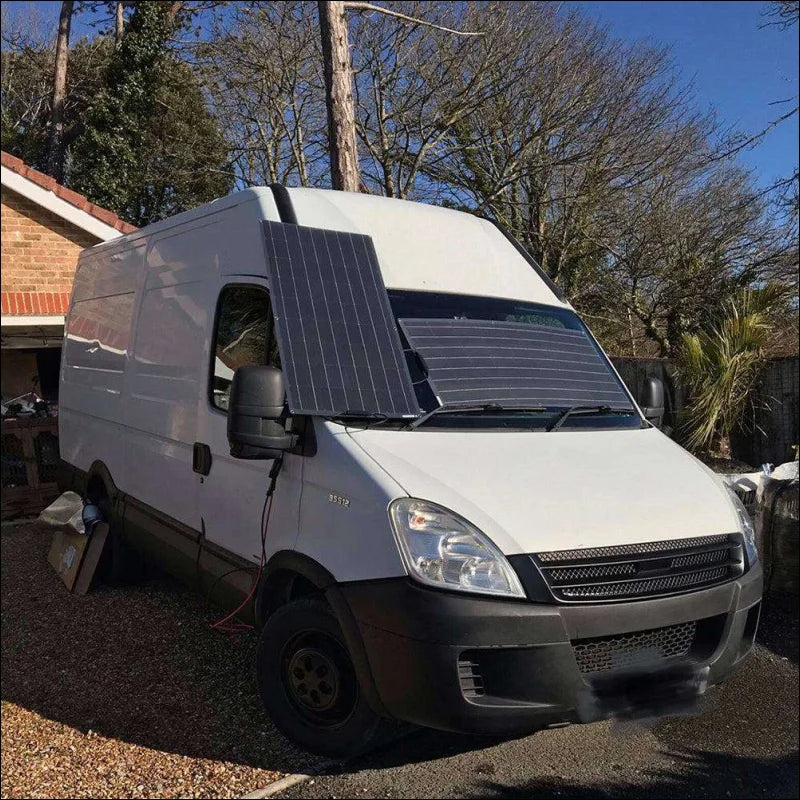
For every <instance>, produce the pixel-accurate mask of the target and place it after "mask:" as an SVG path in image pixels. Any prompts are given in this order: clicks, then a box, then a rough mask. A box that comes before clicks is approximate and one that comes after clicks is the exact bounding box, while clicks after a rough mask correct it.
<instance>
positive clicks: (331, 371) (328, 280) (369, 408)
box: [264, 222, 419, 417]
mask: <svg viewBox="0 0 800 800" xmlns="http://www.w3.org/2000/svg"><path fill="white" fill-rule="evenodd" d="M264 236H265V238H266V245H267V264H268V276H269V285H270V292H271V295H272V308H273V312H274V315H275V323H276V330H277V333H278V346H279V348H280V352H281V363H282V367H283V370H284V374H285V378H286V394H287V399H288V403H289V410H290V411H291V412H292V413H294V414H317V415H320V416H338V415H343V414H348V415H352V416H358V415H370V414H385V415H386V416H389V417H413V416H416V415H417V414H419V404H418V403H417V400H416V396H415V394H414V387H413V385H412V383H411V375H410V374H409V371H408V365H407V363H406V360H405V356H404V354H403V350H402V346H401V344H400V335H399V334H398V332H397V326H396V324H395V321H394V316H393V315H392V311H391V308H390V307H389V298H388V296H387V294H386V287H385V286H384V284H383V278H382V277H381V272H380V267H379V265H378V258H377V255H376V254H375V248H374V246H373V244H372V239H371V238H370V237H369V236H362V235H359V234H353V233H343V232H339V231H328V230H321V229H318V228H308V227H304V226H300V225H290V224H286V223H280V222H264Z"/></svg>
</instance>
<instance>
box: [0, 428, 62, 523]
mask: <svg viewBox="0 0 800 800" xmlns="http://www.w3.org/2000/svg"><path fill="white" fill-rule="evenodd" d="M0 456H1V457H2V470H0V484H2V490H3V491H2V503H1V504H0V506H1V508H0V516H2V518H3V519H9V518H12V517H18V516H27V515H29V514H38V513H39V512H40V511H41V510H42V509H43V508H44V507H45V506H47V505H48V504H49V503H51V502H52V501H53V500H55V498H56V497H58V487H57V485H56V470H57V469H58V420H57V419H53V418H44V419H9V420H3V422H2V442H1V443H0Z"/></svg>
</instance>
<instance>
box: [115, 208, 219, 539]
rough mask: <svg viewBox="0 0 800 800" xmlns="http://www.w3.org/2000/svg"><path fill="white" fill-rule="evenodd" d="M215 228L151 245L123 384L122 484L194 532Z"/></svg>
mask: <svg viewBox="0 0 800 800" xmlns="http://www.w3.org/2000/svg"><path fill="white" fill-rule="evenodd" d="M221 228H222V226H221V223H220V222H219V221H218V220H217V219H214V218H213V217H212V218H211V219H203V220H200V221H198V223H196V224H195V225H189V226H181V228H180V229H179V230H178V231H165V232H164V233H162V234H160V235H158V234H157V235H156V236H154V237H153V238H152V239H151V242H150V245H149V247H148V251H147V257H146V268H145V273H144V280H143V285H142V290H141V299H140V301H139V306H138V312H137V319H136V326H135V331H136V336H135V340H134V342H133V350H132V357H131V358H130V359H129V363H128V374H127V377H126V397H125V413H124V417H125V422H126V425H127V459H128V465H129V466H128V468H127V469H126V471H125V474H124V476H123V477H121V478H120V480H121V481H123V483H124V486H125V487H126V488H125V491H126V492H128V493H129V494H131V495H133V496H134V497H135V498H136V499H137V500H139V501H141V502H143V503H145V504H147V505H149V506H151V507H153V508H155V509H158V510H160V511H163V512H165V513H167V514H168V515H169V516H170V517H172V518H174V519H176V520H178V521H179V522H181V523H183V524H184V525H187V526H189V527H191V528H193V529H195V530H199V529H200V515H199V513H198V509H197V490H198V485H199V475H197V474H196V473H195V472H193V470H192V449H193V445H194V442H195V441H196V432H197V396H198V393H200V392H202V391H203V388H202V383H203V379H204V374H205V370H204V366H205V356H204V344H205V339H206V331H207V329H208V326H209V325H210V324H211V309H213V307H214V303H215V297H213V291H214V287H215V285H216V278H217V275H218V273H219V244H220V242H221V241H222V240H223V236H222V229H221Z"/></svg>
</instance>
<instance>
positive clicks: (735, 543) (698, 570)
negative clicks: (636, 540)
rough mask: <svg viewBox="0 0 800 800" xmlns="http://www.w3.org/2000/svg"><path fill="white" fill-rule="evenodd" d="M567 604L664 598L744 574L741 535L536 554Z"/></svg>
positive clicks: (543, 571)
mask: <svg viewBox="0 0 800 800" xmlns="http://www.w3.org/2000/svg"><path fill="white" fill-rule="evenodd" d="M532 558H533V561H534V563H535V564H536V566H537V567H538V568H539V571H540V572H541V574H542V575H543V577H544V579H545V582H546V583H547V585H548V587H549V589H550V592H551V593H552V595H553V597H554V598H555V599H556V600H560V601H561V602H567V603H569V602H573V603H575V602H583V603H587V602H589V603H591V602H595V603H597V602H612V601H618V600H632V599H640V598H641V599H644V598H649V597H662V596H665V595H671V594H680V593H682V592H691V591H695V590H697V589H706V588H708V587H710V586H716V585H717V584H720V583H724V582H725V581H729V580H732V579H733V578H736V577H738V576H739V575H741V574H742V573H743V572H744V553H743V548H742V542H741V537H740V536H739V535H738V534H720V535H717V536H698V537H693V538H691V539H675V540H672V541H661V542H643V543H641V544H630V545H614V546H610V547H590V548H585V549H580V550H557V551H549V552H544V553H536V554H535V555H534V556H532Z"/></svg>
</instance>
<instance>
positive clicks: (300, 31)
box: [196, 2, 328, 186]
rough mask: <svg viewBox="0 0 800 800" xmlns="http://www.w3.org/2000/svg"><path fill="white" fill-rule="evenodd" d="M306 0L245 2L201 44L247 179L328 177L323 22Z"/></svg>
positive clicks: (212, 90) (218, 107)
mask: <svg viewBox="0 0 800 800" xmlns="http://www.w3.org/2000/svg"><path fill="white" fill-rule="evenodd" d="M313 12H314V10H313V7H311V6H309V4H307V3H302V2H286V3H276V4H269V5H253V6H247V5H244V4H242V5H240V6H236V7H235V8H233V9H231V12H230V13H228V14H226V15H224V16H223V17H220V18H219V20H218V21H217V27H216V29H215V30H214V32H213V35H212V36H211V37H210V41H209V42H207V43H205V44H203V46H202V47H201V48H198V51H197V53H196V59H197V61H198V62H199V63H200V64H201V65H202V68H203V71H204V74H205V76H206V84H207V87H208V91H209V96H210V98H211V100H212V103H213V106H214V108H215V111H216V114H217V117H218V119H220V120H221V121H223V122H224V124H225V127H226V132H227V137H228V139H229V141H230V142H231V159H232V161H233V163H234V165H235V167H236V173H237V176H238V178H239V180H240V181H241V182H242V183H243V184H245V185H259V184H264V183H275V182H279V183H290V182H295V183H298V184H299V185H301V186H309V185H312V184H315V185H319V184H325V183H326V182H327V180H328V170H327V166H324V165H323V162H324V161H326V160H327V142H326V133H325V128H326V119H325V114H326V112H325V90H324V86H323V79H322V75H321V64H320V43H319V29H318V26H317V20H316V16H315V14H314V13H313Z"/></svg>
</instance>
